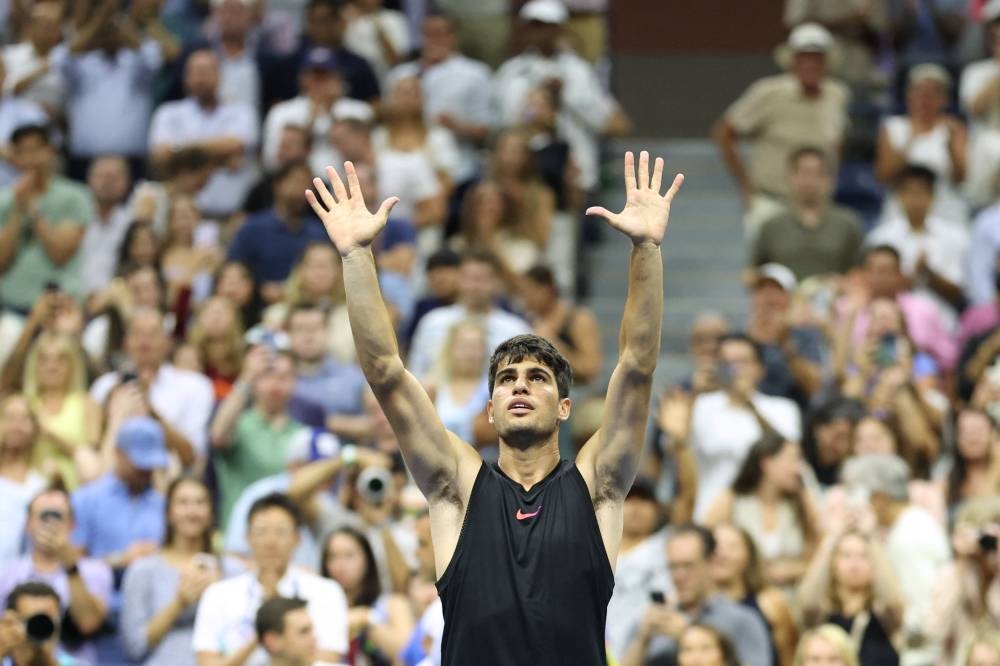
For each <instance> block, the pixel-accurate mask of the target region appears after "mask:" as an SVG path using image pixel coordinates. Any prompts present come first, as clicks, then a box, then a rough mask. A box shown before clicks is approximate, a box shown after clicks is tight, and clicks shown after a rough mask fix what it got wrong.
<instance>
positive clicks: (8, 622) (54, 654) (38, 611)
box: [0, 581, 87, 666]
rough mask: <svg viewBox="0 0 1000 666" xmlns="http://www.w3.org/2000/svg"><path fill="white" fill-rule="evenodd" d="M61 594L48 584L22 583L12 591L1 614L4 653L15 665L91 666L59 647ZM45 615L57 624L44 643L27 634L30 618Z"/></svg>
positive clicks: (0, 646) (0, 645)
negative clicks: (55, 665)
mask: <svg viewBox="0 0 1000 666" xmlns="http://www.w3.org/2000/svg"><path fill="white" fill-rule="evenodd" d="M59 601H60V600H59V595H58V594H56V591H55V590H53V589H52V587H51V586H50V585H48V584H46V583H41V582H34V581H32V582H28V583H22V584H20V585H18V586H17V587H15V588H14V589H13V590H11V593H10V594H9V595H8V597H7V604H6V607H5V611H4V613H3V615H2V616H0V656H2V657H3V658H4V662H5V663H8V664H10V665H11V666H30V665H31V664H59V666H87V662H85V661H81V660H78V659H75V658H73V657H72V656H70V654H69V653H68V652H66V651H64V650H63V649H62V648H61V647H59V639H60V624H61V619H62V618H61V615H62V613H61V612H60V609H59ZM39 615H42V616H45V617H47V618H48V619H49V621H50V622H51V623H52V625H53V632H52V635H51V636H50V637H49V639H48V640H46V641H43V642H41V643H39V642H37V641H36V640H34V639H33V638H31V637H29V636H28V635H27V630H26V628H25V624H26V623H27V621H28V620H29V619H30V618H33V617H37V616H39Z"/></svg>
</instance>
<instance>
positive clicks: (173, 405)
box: [90, 309, 214, 466]
mask: <svg viewBox="0 0 1000 666" xmlns="http://www.w3.org/2000/svg"><path fill="white" fill-rule="evenodd" d="M168 347H169V340H168V339H167V334H166V333H165V332H164V329H163V317H162V315H160V313H159V312H156V311H155V310H149V309H139V310H137V311H136V312H135V313H134V314H133V315H132V317H131V319H129V320H128V328H127V330H126V333H125V352H126V356H127V357H128V360H129V361H130V363H131V366H132V367H133V368H134V371H133V372H134V375H133V376H132V377H127V376H126V374H125V373H122V372H118V371H112V372H109V373H106V374H104V375H102V376H101V377H98V378H97V380H96V381H95V382H94V383H93V385H92V386H91V387H90V395H91V397H93V398H94V399H95V400H96V401H97V402H98V403H100V404H105V402H106V401H107V400H108V396H109V395H110V394H111V392H112V390H113V389H115V387H117V386H118V385H119V384H123V383H131V384H132V385H133V386H134V387H135V388H138V389H139V390H140V391H141V393H142V395H143V396H144V397H145V399H146V402H147V404H148V405H149V411H150V414H151V415H152V416H153V417H155V418H156V419H157V421H158V422H159V423H160V424H161V426H162V427H165V428H166V430H167V432H166V435H167V443H168V444H169V446H170V448H171V450H172V451H174V452H175V453H176V454H177V455H178V457H179V458H180V461H181V462H182V463H183V464H184V465H185V466H190V465H193V464H195V462H196V460H195V458H196V457H198V458H199V459H200V460H204V456H205V454H206V453H207V452H208V448H207V446H206V444H207V441H206V439H207V432H208V421H209V418H210V416H211V412H212V406H213V404H214V401H213V399H212V384H211V382H210V381H209V380H208V379H207V378H206V377H204V376H202V375H198V374H195V373H193V372H189V371H187V370H179V369H177V368H175V367H173V366H171V365H170V364H168V363H167V362H166V360H167V351H168ZM133 379H134V380H135V381H132V380H133ZM127 380H128V381H127Z"/></svg>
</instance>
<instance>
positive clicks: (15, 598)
mask: <svg viewBox="0 0 1000 666" xmlns="http://www.w3.org/2000/svg"><path fill="white" fill-rule="evenodd" d="M22 597H43V598H44V597H47V598H49V599H55V602H56V605H57V606H60V607H61V606H62V601H61V600H60V599H59V595H58V594H57V593H56V591H55V590H54V589H52V586H51V585H49V584H48V583H43V582H41V581H38V580H32V581H28V582H27V583H21V584H20V585H18V586H17V587H15V588H14V589H13V590H11V591H10V594H8V595H7V610H9V611H12V610H17V602H19V601H20V600H21V598H22Z"/></svg>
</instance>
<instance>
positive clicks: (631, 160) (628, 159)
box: [625, 150, 635, 194]
mask: <svg viewBox="0 0 1000 666" xmlns="http://www.w3.org/2000/svg"><path fill="white" fill-rule="evenodd" d="M634 189H635V156H634V155H633V154H632V151H631V150H629V151H627V152H626V153H625V193H626V194H628V193H629V192H631V191H632V190H634Z"/></svg>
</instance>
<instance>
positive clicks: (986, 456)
mask: <svg viewBox="0 0 1000 666" xmlns="http://www.w3.org/2000/svg"><path fill="white" fill-rule="evenodd" d="M938 487H939V489H940V490H941V491H942V494H943V495H944V497H945V501H946V502H947V506H948V515H949V516H951V515H953V514H954V512H955V511H956V510H957V509H958V508H959V506H960V505H961V504H962V503H963V502H965V501H966V500H971V499H973V498H976V497H987V496H989V495H995V494H998V493H1000V429H998V426H997V423H996V421H994V420H993V418H992V417H991V416H990V415H989V414H988V413H986V412H985V411H982V410H981V409H977V408H975V407H966V408H964V409H962V410H961V411H960V412H959V413H958V417H957V418H956V419H955V452H954V457H953V458H952V462H951V469H950V470H948V474H947V476H946V477H944V478H943V479H941V480H940V481H939V484H938Z"/></svg>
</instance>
